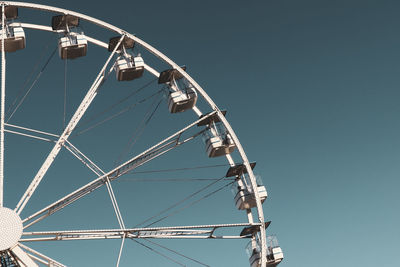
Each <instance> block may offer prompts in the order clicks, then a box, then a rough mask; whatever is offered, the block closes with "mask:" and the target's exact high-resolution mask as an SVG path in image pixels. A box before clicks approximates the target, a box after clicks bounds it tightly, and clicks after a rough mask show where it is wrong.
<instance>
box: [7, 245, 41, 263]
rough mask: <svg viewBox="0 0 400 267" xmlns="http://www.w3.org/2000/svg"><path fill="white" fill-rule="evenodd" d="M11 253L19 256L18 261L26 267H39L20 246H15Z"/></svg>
mask: <svg viewBox="0 0 400 267" xmlns="http://www.w3.org/2000/svg"><path fill="white" fill-rule="evenodd" d="M11 251H12V252H13V253H14V254H15V256H17V261H18V263H19V264H20V265H22V266H24V267H39V265H37V264H36V263H35V262H34V261H33V260H32V259H31V258H30V257H29V255H28V254H26V253H25V252H24V251H23V250H22V249H21V248H20V247H19V246H15V247H14V248H12V249H11Z"/></svg>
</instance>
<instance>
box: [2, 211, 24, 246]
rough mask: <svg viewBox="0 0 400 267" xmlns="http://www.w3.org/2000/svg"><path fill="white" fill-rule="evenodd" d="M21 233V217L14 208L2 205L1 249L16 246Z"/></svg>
mask: <svg viewBox="0 0 400 267" xmlns="http://www.w3.org/2000/svg"><path fill="white" fill-rule="evenodd" d="M21 235H22V221H21V218H20V217H19V216H18V215H17V214H16V213H15V212H14V211H13V210H11V209H9V208H5V207H0V251H2V250H6V249H9V248H12V247H14V246H15V245H16V244H17V242H18V240H19V239H20V238H21Z"/></svg>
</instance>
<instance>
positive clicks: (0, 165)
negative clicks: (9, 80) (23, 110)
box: [0, 4, 6, 207]
mask: <svg viewBox="0 0 400 267" xmlns="http://www.w3.org/2000/svg"><path fill="white" fill-rule="evenodd" d="M4 9H5V7H4V4H3V5H1V17H2V21H1V31H2V33H4V32H5V21H6V19H5V15H4ZM4 38H5V36H4V34H2V35H1V96H0V97H1V104H0V105H1V107H0V109H1V114H0V207H3V198H4V196H3V190H4V185H3V184H4V116H5V92H6V52H5V49H4V48H5V44H4Z"/></svg>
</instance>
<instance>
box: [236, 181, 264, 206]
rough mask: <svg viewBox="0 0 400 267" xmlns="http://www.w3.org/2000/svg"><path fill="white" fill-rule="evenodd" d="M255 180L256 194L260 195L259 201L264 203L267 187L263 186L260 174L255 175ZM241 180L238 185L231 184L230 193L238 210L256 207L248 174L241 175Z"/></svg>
mask: <svg viewBox="0 0 400 267" xmlns="http://www.w3.org/2000/svg"><path fill="white" fill-rule="evenodd" d="M256 180H257V191H258V195H259V196H260V200H261V203H264V201H265V200H266V199H267V197H268V194H267V189H266V188H265V186H263V184H262V181H261V177H260V176H256ZM241 181H242V182H241V184H242V185H238V183H234V184H233V185H232V193H233V195H234V199H235V206H236V208H238V209H239V210H246V209H251V208H254V207H256V206H257V203H256V197H255V194H254V192H253V189H252V188H251V186H250V180H249V176H248V174H244V175H242V179H241Z"/></svg>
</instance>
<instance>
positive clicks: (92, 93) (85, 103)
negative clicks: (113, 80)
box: [15, 36, 124, 214]
mask: <svg viewBox="0 0 400 267" xmlns="http://www.w3.org/2000/svg"><path fill="white" fill-rule="evenodd" d="M123 38H124V36H122V37H121V38H120V40H119V43H118V45H117V46H116V48H115V49H114V50H113V52H112V53H111V54H110V56H109V57H108V59H107V60H106V62H105V64H104V66H103V68H102V69H101V70H100V72H99V74H98V75H97V78H96V79H95V81H94V82H93V84H92V86H91V87H90V89H89V91H88V92H87V94H86V96H85V97H84V99H83V100H82V102H81V104H80V105H79V107H78V109H77V110H76V111H75V114H74V115H73V116H72V118H71V120H70V122H69V123H68V125H67V127H65V130H64V132H63V133H62V134H61V136H60V138H59V139H58V141H57V142H56V144H55V146H54V147H53V149H52V150H51V152H50V153H49V155H48V156H47V158H46V160H45V161H44V163H43V165H42V167H41V168H40V169H39V171H38V172H37V174H36V175H35V177H34V178H33V180H32V182H31V184H30V185H29V187H28V189H27V190H26V191H25V193H24V195H23V196H22V198H21V199H20V201H19V202H18V204H17V207H16V208H15V211H16V212H17V214H21V212H22V210H23V209H24V207H25V205H26V204H27V203H28V201H29V199H30V198H31V196H32V194H33V193H34V192H35V190H36V188H37V187H38V186H39V183H40V182H41V180H42V179H43V177H44V175H45V174H46V172H47V170H48V169H49V168H50V166H51V165H52V163H53V161H54V159H55V158H56V157H57V155H58V153H59V152H60V150H61V147H62V146H63V144H64V143H65V141H66V140H67V139H68V137H69V136H70V135H71V133H72V131H73V130H74V129H75V127H76V125H77V124H78V122H79V120H80V119H81V118H82V116H83V115H84V114H85V112H86V110H87V109H88V107H89V106H90V104H91V103H92V101H93V100H94V98H95V97H96V95H97V90H98V88H99V87H100V86H101V85H102V83H103V81H104V78H105V70H106V68H107V66H108V64H109V63H110V61H111V59H112V58H113V56H114V54H115V52H116V51H117V47H118V46H119V44H120V43H121V42H122V40H123Z"/></svg>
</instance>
